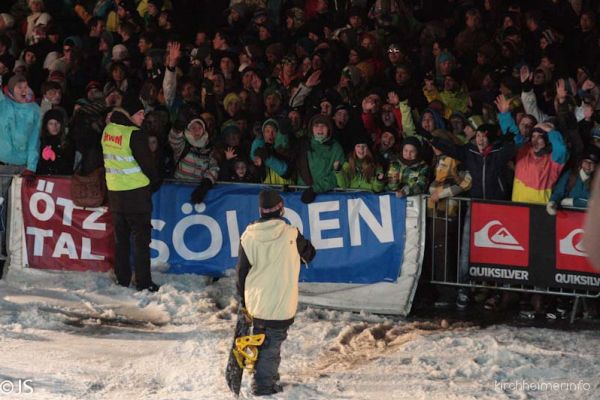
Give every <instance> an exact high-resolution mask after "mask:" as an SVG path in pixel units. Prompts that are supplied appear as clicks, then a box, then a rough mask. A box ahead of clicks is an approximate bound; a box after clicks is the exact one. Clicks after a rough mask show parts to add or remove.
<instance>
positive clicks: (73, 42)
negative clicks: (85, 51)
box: [63, 36, 83, 49]
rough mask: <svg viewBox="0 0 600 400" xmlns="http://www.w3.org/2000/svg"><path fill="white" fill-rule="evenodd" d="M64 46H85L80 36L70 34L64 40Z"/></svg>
mask: <svg viewBox="0 0 600 400" xmlns="http://www.w3.org/2000/svg"><path fill="white" fill-rule="evenodd" d="M63 46H71V47H75V48H78V49H80V48H81V47H82V46H83V42H82V41H81V39H80V38H79V37H78V36H69V37H67V38H66V39H65V40H63Z"/></svg>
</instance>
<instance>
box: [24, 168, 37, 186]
mask: <svg viewBox="0 0 600 400" xmlns="http://www.w3.org/2000/svg"><path fill="white" fill-rule="evenodd" d="M21 177H22V178H23V180H24V181H25V184H26V185H27V186H31V185H33V183H34V182H35V178H36V177H35V173H34V172H33V171H31V170H29V169H26V170H23V172H21Z"/></svg>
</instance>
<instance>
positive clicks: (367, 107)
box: [362, 96, 375, 114]
mask: <svg viewBox="0 0 600 400" xmlns="http://www.w3.org/2000/svg"><path fill="white" fill-rule="evenodd" d="M362 109H363V112H364V113H365V114H368V113H371V112H373V109H375V101H374V100H373V99H372V98H371V97H370V96H367V97H365V98H364V99H363V101H362Z"/></svg>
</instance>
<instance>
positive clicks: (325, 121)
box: [308, 114, 333, 137]
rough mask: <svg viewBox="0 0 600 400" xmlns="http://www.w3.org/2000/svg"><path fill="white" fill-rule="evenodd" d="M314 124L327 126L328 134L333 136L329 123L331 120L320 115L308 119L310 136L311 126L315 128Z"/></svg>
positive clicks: (331, 126)
mask: <svg viewBox="0 0 600 400" xmlns="http://www.w3.org/2000/svg"><path fill="white" fill-rule="evenodd" d="M316 124H324V125H327V128H329V129H328V134H329V136H330V137H331V135H332V134H333V124H332V123H331V119H330V118H329V117H327V116H325V115H322V114H316V115H315V116H314V117H312V118H311V119H310V122H309V123H308V126H309V132H310V134H311V135H312V128H313V126H315V125H316Z"/></svg>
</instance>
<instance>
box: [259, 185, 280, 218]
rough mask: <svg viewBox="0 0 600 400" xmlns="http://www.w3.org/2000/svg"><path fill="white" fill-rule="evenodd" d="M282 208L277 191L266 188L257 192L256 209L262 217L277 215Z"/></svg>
mask: <svg viewBox="0 0 600 400" xmlns="http://www.w3.org/2000/svg"><path fill="white" fill-rule="evenodd" d="M282 209H283V199H282V198H281V195H280V194H279V192H278V191H276V190H272V189H267V190H261V191H260V193H259V194H258V210H259V212H260V216H261V217H263V218H273V217H279V216H280V215H281V210H282Z"/></svg>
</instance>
